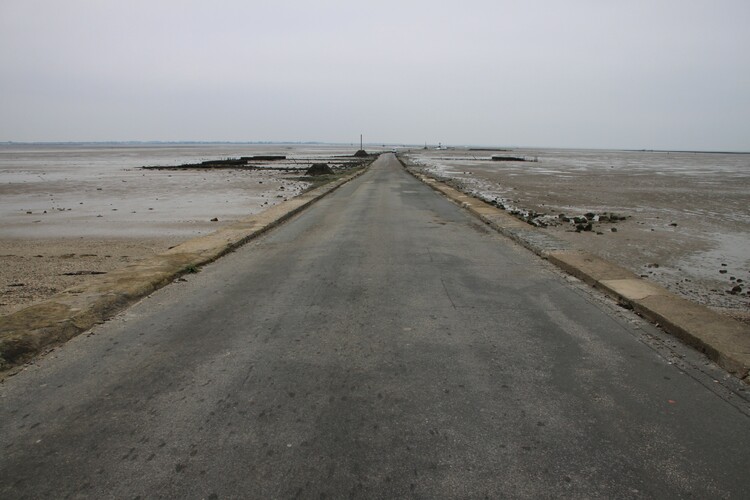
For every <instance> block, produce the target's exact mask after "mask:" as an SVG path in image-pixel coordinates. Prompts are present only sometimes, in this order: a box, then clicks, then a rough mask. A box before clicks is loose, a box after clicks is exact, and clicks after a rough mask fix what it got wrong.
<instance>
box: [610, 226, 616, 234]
mask: <svg viewBox="0 0 750 500" xmlns="http://www.w3.org/2000/svg"><path fill="white" fill-rule="evenodd" d="M609 230H610V231H612V232H613V233H616V232H617V228H616V227H612V228H610V229H609Z"/></svg>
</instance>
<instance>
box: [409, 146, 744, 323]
mask: <svg viewBox="0 0 750 500" xmlns="http://www.w3.org/2000/svg"><path fill="white" fill-rule="evenodd" d="M493 154H496V155H508V156H521V157H526V158H528V159H529V160H534V159H537V160H538V161H537V162H534V161H526V162H498V161H491V160H490V157H491V156H492V155H493ZM406 158H407V160H409V161H411V162H413V163H415V164H417V165H420V166H421V167H422V168H423V169H424V170H425V171H427V172H429V173H431V174H432V175H435V176H438V177H442V178H445V179H451V180H452V181H453V182H455V183H457V184H458V185H459V186H460V187H461V188H462V189H463V190H465V191H467V192H469V193H472V194H475V195H476V196H479V197H481V198H483V199H485V200H498V202H499V203H502V204H503V205H505V206H506V209H507V210H515V211H520V212H522V213H526V212H529V211H532V212H536V213H542V214H547V216H546V217H539V218H537V220H539V221H541V222H543V223H545V222H546V223H549V224H551V225H549V226H548V227H546V228H543V229H540V230H541V231H548V232H550V233H552V234H554V235H555V236H557V237H559V238H561V239H563V240H565V241H567V242H569V243H570V244H571V245H572V246H573V247H574V248H579V249H583V250H587V251H590V252H592V253H595V254H598V255H600V256H602V257H604V258H607V259H609V260H611V261H613V262H615V263H619V264H620V265H623V266H624V267H627V268H629V269H631V270H632V271H634V272H636V273H637V274H639V275H642V276H643V277H645V278H647V279H649V280H653V281H654V282H657V283H659V284H661V285H663V286H665V287H666V288H668V289H670V290H671V291H673V292H674V293H677V294H678V295H681V296H683V297H685V298H688V299H690V300H693V301H695V302H698V303H701V304H704V305H706V306H709V307H711V308H713V309H714V310H716V311H719V312H721V313H724V314H727V315H730V316H732V317H735V318H737V319H741V320H744V321H748V320H749V319H750V286H748V284H749V282H750V154H705V153H671V152H670V153H666V152H623V151H573V150H560V151H555V150H543V149H542V150H513V151H508V152H500V151H496V152H492V151H489V150H485V151H482V150H469V149H451V150H437V151H436V150H426V151H425V150H412V152H411V153H410V154H408V155H407V156H406ZM587 212H588V213H595V214H603V213H605V212H606V213H610V214H611V213H615V214H618V215H621V216H626V217H627V219H626V220H624V221H618V222H616V223H610V222H594V223H593V224H592V226H593V227H592V231H582V232H576V231H575V226H574V224H572V223H566V222H563V221H561V220H560V219H559V215H560V214H565V215H566V216H568V217H573V216H584V214H586V213H587ZM555 224H557V225H555ZM612 229H614V230H615V231H616V232H613V231H612ZM733 289H734V292H732V290H733Z"/></svg>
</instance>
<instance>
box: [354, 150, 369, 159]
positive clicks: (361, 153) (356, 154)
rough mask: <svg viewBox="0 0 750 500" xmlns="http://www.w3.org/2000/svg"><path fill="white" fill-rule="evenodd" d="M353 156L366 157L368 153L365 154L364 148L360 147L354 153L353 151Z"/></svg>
mask: <svg viewBox="0 0 750 500" xmlns="http://www.w3.org/2000/svg"><path fill="white" fill-rule="evenodd" d="M354 156H356V157H357V158H366V157H368V156H370V155H369V154H367V151H365V150H364V149H360V150H359V151H357V152H356V153H354Z"/></svg>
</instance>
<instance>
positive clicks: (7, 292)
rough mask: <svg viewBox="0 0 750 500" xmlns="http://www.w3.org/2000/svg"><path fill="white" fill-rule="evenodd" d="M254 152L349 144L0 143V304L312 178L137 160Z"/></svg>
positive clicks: (279, 195)
mask: <svg viewBox="0 0 750 500" xmlns="http://www.w3.org/2000/svg"><path fill="white" fill-rule="evenodd" d="M255 154H286V155H289V157H290V158H291V160H290V161H292V162H295V161H296V163H297V164H298V165H299V166H300V167H304V166H305V165H306V164H307V163H309V162H310V161H312V160H311V159H315V158H326V157H329V156H331V155H333V154H352V151H351V150H350V149H349V148H322V147H319V148H310V147H301V146H273V147H268V146H264V147H257V146H244V147H240V146H223V147H222V146H204V147H203V148H200V147H198V146H164V147H151V148H149V147H146V148H138V147H117V146H115V147H111V148H107V149H105V150H100V149H97V147H94V148H91V147H86V146H81V147H78V148H74V147H72V146H61V147H59V148H55V147H39V148H34V147H32V146H26V147H8V146H4V147H3V148H0V314H8V313H11V312H13V311H16V310H18V309H20V308H23V307H25V306H28V305H31V304H33V303H35V302H38V301H40V300H43V299H46V298H48V297H50V296H51V295H53V294H55V293H57V292H60V291H62V290H64V289H65V288H68V287H70V286H73V285H77V284H80V283H82V282H84V281H87V280H91V279H96V277H97V276H98V273H106V272H109V271H111V270H113V269H116V268H118V267H122V266H124V265H127V264H128V263H130V262H133V261H135V260H138V259H141V258H144V257H147V256H150V255H153V254H155V253H159V252H163V251H165V250H167V249H168V248H170V247H171V246H174V245H176V244H178V243H180V242H182V241H185V240H187V239H189V238H193V237H196V236H201V235H205V234H208V233H210V232H213V231H215V230H216V229H218V228H219V227H221V226H222V225H225V224H228V223H231V222H233V221H236V220H239V219H242V218H244V217H248V216H250V215H252V214H256V213H259V212H261V211H263V210H265V209H267V208H269V207H271V206H273V205H276V204H278V203H280V202H282V201H284V200H286V199H289V198H291V197H293V196H296V195H297V194H299V193H301V192H302V191H303V190H304V189H306V188H307V187H308V186H309V185H310V184H309V183H308V182H303V181H299V180H297V179H298V178H299V177H300V175H301V173H302V172H304V170H302V171H301V172H284V171H278V170H273V171H271V170H269V171H264V170H233V169H217V170H201V169H198V170H186V171H173V170H169V171H167V170H144V169H142V168H141V167H142V166H146V165H165V164H166V165H169V164H172V165H179V164H182V163H187V162H191V161H196V160H203V159H214V158H226V157H232V156H241V155H248V156H249V155H255ZM295 158H299V160H295ZM212 219H217V220H212Z"/></svg>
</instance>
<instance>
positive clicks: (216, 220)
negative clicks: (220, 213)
mask: <svg viewBox="0 0 750 500" xmlns="http://www.w3.org/2000/svg"><path fill="white" fill-rule="evenodd" d="M211 222H219V219H218V218H217V217H214V218H213V219H211Z"/></svg>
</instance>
